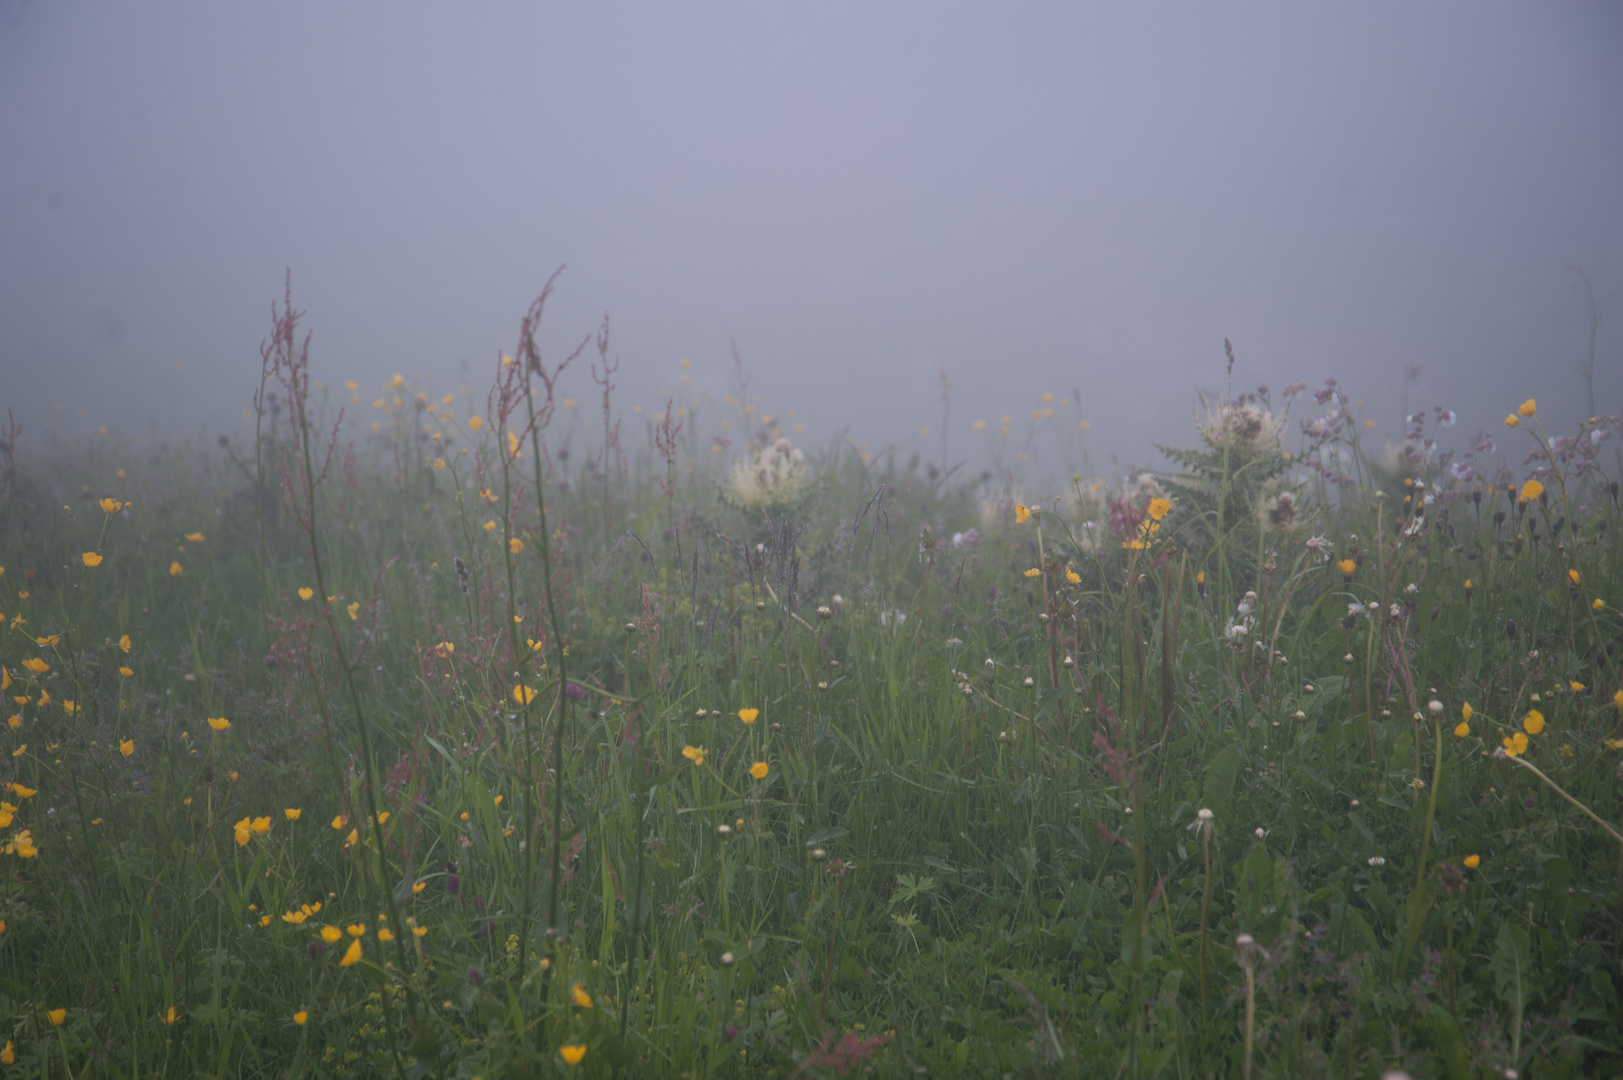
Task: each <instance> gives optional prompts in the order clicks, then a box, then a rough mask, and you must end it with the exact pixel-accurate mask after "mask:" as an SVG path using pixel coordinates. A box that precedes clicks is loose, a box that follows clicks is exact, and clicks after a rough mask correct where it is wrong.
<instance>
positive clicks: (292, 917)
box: [282, 910, 310, 926]
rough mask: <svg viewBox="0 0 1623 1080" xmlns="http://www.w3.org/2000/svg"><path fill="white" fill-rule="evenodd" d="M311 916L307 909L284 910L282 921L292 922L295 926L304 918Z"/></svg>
mask: <svg viewBox="0 0 1623 1080" xmlns="http://www.w3.org/2000/svg"><path fill="white" fill-rule="evenodd" d="M309 917H310V915H309V913H308V912H306V911H303V910H300V911H284V912H283V913H282V921H283V922H285V923H292V924H293V925H294V926H298V925H299V924H300V923H302V922H304V920H306V919H308V918H309Z"/></svg>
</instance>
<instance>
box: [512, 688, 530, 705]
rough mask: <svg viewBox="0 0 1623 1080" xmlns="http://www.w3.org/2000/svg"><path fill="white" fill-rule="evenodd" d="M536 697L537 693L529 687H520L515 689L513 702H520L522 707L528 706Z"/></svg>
mask: <svg viewBox="0 0 1623 1080" xmlns="http://www.w3.org/2000/svg"><path fill="white" fill-rule="evenodd" d="M534 697H535V691H534V690H532V689H530V688H529V687H528V686H523V685H520V686H515V687H513V700H514V701H516V702H518V703H519V704H520V705H528V704H529V703H530V701H531V700H532V699H533V698H534Z"/></svg>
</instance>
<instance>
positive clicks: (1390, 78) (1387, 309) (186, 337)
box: [0, 0, 1623, 463]
mask: <svg viewBox="0 0 1623 1080" xmlns="http://www.w3.org/2000/svg"><path fill="white" fill-rule="evenodd" d="M561 263H568V264H569V270H568V271H567V273H566V274H565V276H564V278H563V279H562V281H561V285H560V290H559V293H558V295H557V301H556V303H555V305H554V306H553V308H552V309H551V311H550V316H551V317H550V319H549V324H548V327H549V338H548V339H549V340H550V341H551V342H553V343H554V344H561V343H563V342H564V341H565V340H567V339H578V338H579V337H580V336H582V335H584V334H586V333H588V332H589V331H590V330H592V329H593V328H595V326H596V325H597V321H598V319H599V318H600V317H601V314H602V312H603V311H604V310H608V311H609V312H610V313H611V315H612V317H613V319H614V345H613V351H614V352H616V353H618V354H619V355H620V356H621V357H622V360H623V366H622V369H621V374H620V383H621V390H620V394H621V395H622V396H621V400H622V401H624V402H625V403H626V404H627V405H628V406H629V405H631V404H636V403H640V404H642V405H644V406H647V407H652V406H654V405H656V404H657V400H656V395H657V391H658V390H659V389H660V388H662V387H675V386H676V382H675V379H676V374H677V367H676V364H677V361H678V360H679V358H681V357H683V356H689V357H692V359H693V361H694V365H695V367H694V375H695V376H696V378H697V379H699V380H704V379H709V380H711V382H712V385H714V386H715V387H716V388H717V389H718V391H719V390H720V389H721V388H723V386H724V384H725V383H726V382H727V381H728V380H729V378H730V361H729V360H728V340H729V338H730V337H736V339H737V341H738V344H739V347H740V349H741V350H742V352H743V354H744V357H745V359H746V361H747V363H748V364H749V370H750V371H751V373H752V374H753V376H754V384H753V387H752V389H753V391H754V392H756V393H759V394H760V395H761V396H762V397H763V407H764V408H766V409H768V410H772V411H780V412H781V410H783V409H786V408H795V409H796V410H797V414H798V415H799V416H800V417H801V418H803V419H804V420H805V421H807V422H808V424H809V425H810V431H809V432H808V435H807V438H808V440H811V441H820V440H821V439H823V438H826V437H827V436H828V435H829V434H831V433H832V432H834V431H835V430H838V429H839V428H842V427H844V426H846V425H849V426H850V428H851V430H852V433H853V435H854V436H857V437H860V438H863V439H866V440H867V441H868V442H869V443H870V444H883V443H886V442H891V441H895V442H897V443H899V444H901V445H904V446H917V447H919V448H920V449H923V450H924V451H925V452H926V453H927V455H929V456H934V455H935V453H936V452H937V451H938V448H939V442H938V439H939V430H938V429H939V425H940V406H939V404H938V402H937V391H936V387H935V373H936V372H937V370H938V369H940V368H942V367H945V369H946V370H947V372H948V374H949V375H950V376H951V378H952V379H953V380H954V382H955V387H954V390H953V415H952V422H951V424H950V426H949V427H950V431H951V435H952V438H953V447H954V456H955V457H957V456H961V455H970V454H974V453H976V452H977V451H978V450H979V448H980V445H981V444H980V441H979V437H978V436H976V435H975V434H974V433H973V432H972V431H971V430H970V423H971V421H972V420H973V419H975V418H976V417H978V416H984V417H986V418H988V419H991V420H993V421H994V425H995V422H996V417H997V415H998V414H1001V413H1009V414H1011V415H1014V416H1016V417H1020V416H1022V415H1024V414H1026V413H1028V412H1029V410H1030V409H1031V408H1032V406H1033V405H1034V404H1035V403H1036V399H1037V395H1039V394H1040V393H1042V392H1043V391H1046V390H1051V391H1054V392H1055V393H1056V394H1060V395H1062V396H1063V395H1064V394H1066V393H1068V392H1069V390H1070V389H1071V388H1072V387H1080V389H1081V390H1082V394H1083V400H1082V402H1081V407H1080V414H1079V415H1080V416H1083V417H1086V418H1087V419H1089V420H1090V421H1092V425H1093V426H1092V430H1091V431H1090V432H1089V439H1090V443H1091V446H1092V448H1093V451H1094V454H1095V460H1096V462H1097V461H1098V459H1099V458H1100V457H1101V456H1102V455H1104V454H1108V453H1109V452H1111V451H1116V452H1118V453H1119V454H1120V455H1121V457H1122V458H1123V460H1124V462H1125V461H1134V460H1136V461H1140V462H1146V463H1148V462H1150V461H1152V460H1153V458H1154V453H1153V451H1152V450H1151V448H1150V443H1151V442H1152V441H1173V442H1188V441H1189V440H1190V438H1191V436H1190V433H1189V427H1188V417H1189V415H1190V407H1191V405H1190V403H1191V400H1192V396H1193V390H1194V388H1195V386H1196V384H1197V383H1203V384H1205V385H1220V384H1221V381H1222V367H1223V353H1222V339H1223V338H1224V336H1228V337H1230V338H1232V339H1233V340H1234V342H1235V345H1236V347H1237V349H1238V352H1239V356H1240V367H1239V369H1238V370H1237V382H1238V383H1239V384H1240V385H1242V386H1254V385H1255V384H1257V383H1259V382H1267V383H1268V384H1270V385H1271V386H1273V387H1275V388H1276V389H1277V388H1278V387H1280V386H1282V385H1283V384H1284V383H1286V382H1289V381H1292V380H1295V379H1308V380H1312V381H1314V382H1317V381H1318V380H1320V379H1322V378H1323V377H1324V376H1326V375H1335V376H1338V377H1339V378H1340V379H1341V380H1342V381H1343V383H1344V384H1345V385H1347V386H1348V387H1349V389H1350V390H1351V391H1352V392H1353V393H1354V394H1355V396H1358V397H1360V398H1362V399H1363V400H1365V401H1366V403H1367V404H1368V406H1369V408H1370V409H1371V412H1372V414H1373V415H1374V416H1375V417H1376V418H1377V419H1378V420H1380V421H1381V422H1382V427H1383V428H1384V429H1386V430H1387V431H1389V432H1391V433H1396V431H1397V424H1398V413H1399V405H1398V404H1397V401H1396V399H1395V398H1394V397H1393V396H1392V394H1391V393H1390V389H1391V388H1392V387H1395V386H1397V385H1398V383H1399V381H1400V379H1401V372H1402V370H1403V368H1404V366H1405V365H1406V364H1411V363H1419V364H1424V365H1425V375H1424V378H1423V381H1422V383H1421V385H1420V388H1419V390H1418V392H1417V394H1416V395H1415V403H1416V404H1421V405H1431V404H1442V405H1445V406H1448V407H1452V408H1455V409H1457V410H1459V411H1460V412H1461V414H1462V429H1470V430H1474V429H1475V427H1476V426H1477V425H1479V424H1495V423H1497V421H1498V420H1499V419H1500V418H1501V417H1502V416H1503V415H1504V412H1505V410H1506V409H1507V408H1508V407H1509V406H1511V405H1513V404H1514V403H1516V402H1519V401H1520V400H1522V399H1523V398H1525V397H1527V396H1529V395H1536V396H1537V397H1538V398H1539V399H1540V403H1541V406H1542V407H1543V410H1544V411H1545V412H1546V413H1547V414H1549V415H1550V419H1551V422H1554V423H1565V422H1569V421H1571V420H1573V419H1575V418H1576V417H1577V416H1578V415H1579V413H1580V412H1581V411H1582V410H1583V408H1584V404H1583V401H1584V398H1583V386H1582V382H1581V380H1580V379H1579V377H1578V375H1577V374H1576V370H1575V366H1576V364H1577V362H1578V361H1579V360H1580V359H1581V358H1582V356H1583V355H1584V353H1585V351H1586V349H1587V342H1588V324H1587V319H1588V314H1587V307H1586V305H1585V303H1584V301H1583V300H1582V299H1581V298H1580V297H1579V296H1578V295H1577V294H1576V293H1575V291H1574V289H1573V281H1572V279H1571V276H1570V275H1569V274H1567V273H1566V272H1565V270H1564V267H1565V266H1566V265H1567V264H1571V263H1578V264H1584V265H1586V266H1588V267H1590V268H1591V269H1592V270H1593V271H1594V272H1595V273H1594V279H1595V282H1596V285H1597V289H1598V291H1599V292H1600V293H1601V294H1602V295H1603V296H1604V295H1606V294H1615V295H1617V296H1618V303H1623V273H1620V272H1619V267H1620V266H1623V6H1620V5H1617V4H1613V3H1589V2H1585V3H1558V2H1541V3H1526V4H1519V5H1506V4H1496V3H1482V2H1473V3H1459V4H1421V5H1417V4H1412V3H1402V4H1396V3H1393V4H1379V3H1361V4H1356V5H1352V4H1346V5H1330V4H1308V3H1288V4H1283V3H1282V4H1277V5H1236V4H1221V5H1218V4H1155V5H1150V4H1132V5H1127V4H1122V5H1110V6H1083V5H1024V6H1017V5H1013V4H996V5H992V4H986V5H948V4H942V3H928V4H917V5H903V4H881V5H873V4H860V5H857V4H852V5H845V4H817V5H811V4H747V5H737V6H720V5H697V4H686V3H683V4H654V5H615V4H586V5H569V6H564V5H536V4H511V5H499V4H494V3H489V4H477V5H454V6H446V5H432V6H430V5H414V4H381V3H368V4H362V3H355V4H342V3H319V4H316V3H282V4H275V5H270V4H252V5H250V4H219V3H210V4H203V3H198V4H176V3H150V4H111V3H76V4H43V3H35V4H27V3H18V2H16V0H10V2H7V0H0V409H4V408H5V407H12V408H15V409H16V410H17V411H18V413H19V415H20V416H22V417H23V418H24V421H25V423H27V424H29V425H30V426H31V428H32V430H33V431H35V432H36V433H37V432H40V430H41V427H42V426H43V425H44V424H45V423H46V422H50V423H51V424H52V427H53V430H56V431H72V430H88V429H89V428H90V427H93V426H95V425H96V424H100V423H107V424H109V425H112V426H115V427H121V428H123V429H125V430H132V429H133V430H137V431H140V430H145V429H146V428H147V427H149V426H150V425H151V424H152V423H153V422H159V423H166V424H167V423H174V422H179V423H180V424H181V425H182V426H184V427H187V428H189V429H195V430H199V431H205V432H213V431H215V430H220V429H221V428H223V427H225V426H227V425H229V424H230V423H231V422H232V421H234V420H235V418H236V417H237V415H238V412H239V410H240V409H241V407H242V406H243V405H244V404H245V403H246V399H247V396H248V394H249V392H250V390H251V387H252V384H253V381H254V378H255V374H256V371H257V366H256V364H257V351H256V350H257V346H258V343H259V342H260V340H261V339H262V338H263V336H264V334H265V332H266V329H267V327H268V317H269V306H270V302H271V300H272V299H273V298H277V297H279V296H280V291H281V285H282V274H283V270H284V268H285V267H288V266H291V267H292V269H293V281H294V291H295V300H296V302H297V304H298V305H299V306H300V307H302V308H304V309H305V310H306V311H307V312H308V316H309V320H308V324H307V325H308V326H309V327H310V328H311V329H312V330H314V332H315V338H314V355H315V357H316V367H317V376H318V377H325V378H328V379H331V380H334V381H341V380H343V379H345V378H355V379H357V380H359V381H360V382H361V383H362V388H363V391H371V390H374V389H375V388H376V387H377V385H378V384H379V383H380V382H381V380H382V379H384V378H385V377H387V376H388V375H390V374H392V373H393V372H396V371H399V372H402V373H405V374H406V375H408V376H411V375H423V376H427V377H429V379H430V388H431V389H433V390H436V391H438V392H442V393H443V392H446V391H450V390H454V389H456V388H457V387H458V386H459V385H461V383H462V382H463V378H462V376H461V375H460V374H459V373H458V370H457V365H458V363H459V362H461V361H469V362H471V363H473V365H474V370H475V372H476V378H474V379H472V380H470V381H473V382H474V385H476V386H478V387H481V393H482V387H483V386H484V385H485V383H486V381H487V379H486V372H487V370H488V368H489V365H490V363H491V362H492V358H493V357H494V356H495V354H496V351H497V350H498V349H510V348H511V347H512V343H513V335H514V332H515V330H516V327H517V321H518V317H519V315H520V314H521V313H522V311H523V308H524V306H525V304H526V303H527V302H528V300H529V298H530V297H531V296H532V295H533V294H534V293H535V292H536V290H537V289H538V288H539V287H540V285H541V283H542V282H543V281H544V280H545V279H546V277H547V275H548V274H549V273H550V272H551V271H552V270H553V269H554V268H556V267H557V266H558V265H559V264H561ZM1620 320H1623V310H1620V309H1618V307H1617V305H1616V304H1614V309H1613V324H1612V326H1611V327H1609V328H1603V330H1602V334H1601V339H1600V347H1601V352H1600V360H1599V362H1598V364H1597V370H1598V375H1597V383H1598V386H1597V395H1598V398H1599V401H1598V404H1599V406H1600V408H1601V409H1603V410H1605V411H1616V410H1617V409H1618V407H1619V405H1620V404H1623V377H1620V376H1623V363H1620V362H1619V357H1620V354H1623V335H1620V334H1619V332H1618V330H1617V325H1618V322H1619V321H1620ZM177 364H179V365H181V370H180V371H179V372H177V371H176V365H177ZM581 375H582V378H581V379H579V380H578V381H577V382H576V383H575V385H574V388H573V389H574V390H575V391H576V392H577V393H580V394H581V395H582V396H584V392H585V391H586V390H587V389H588V386H587V381H586V379H585V378H584V375H585V372H584V370H583V371H582V372H581ZM369 397H370V395H369ZM58 402H60V403H63V405H64V411H63V412H62V413H61V414H60V415H58V414H54V413H52V412H51V409H52V407H53V405H54V404H55V403H58ZM80 407H82V408H83V409H84V410H85V416H84V418H83V419H80V418H79V417H78V416H77V415H76V411H77V410H78V409H79V408H80ZM920 425H929V426H930V427H931V429H932V431H933V432H934V433H933V434H932V435H931V436H930V437H929V438H921V437H919V436H918V435H917V429H918V428H919V426H920ZM36 445H38V444H36Z"/></svg>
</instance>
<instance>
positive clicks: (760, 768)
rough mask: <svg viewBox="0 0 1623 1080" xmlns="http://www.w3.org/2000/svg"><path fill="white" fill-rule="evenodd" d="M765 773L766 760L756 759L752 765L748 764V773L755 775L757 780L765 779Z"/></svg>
mask: <svg viewBox="0 0 1623 1080" xmlns="http://www.w3.org/2000/svg"><path fill="white" fill-rule="evenodd" d="M766 774H767V764H766V762H764V761H757V762H756V763H755V764H754V765H751V766H750V775H751V776H753V777H755V779H757V780H765V779H766Z"/></svg>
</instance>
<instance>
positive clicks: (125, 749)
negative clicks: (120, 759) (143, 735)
mask: <svg viewBox="0 0 1623 1080" xmlns="http://www.w3.org/2000/svg"><path fill="white" fill-rule="evenodd" d="M118 752H119V753H120V754H123V755H124V756H125V757H129V756H130V755H131V754H133V753H135V740H134V739H120V740H118Z"/></svg>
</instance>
